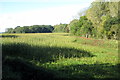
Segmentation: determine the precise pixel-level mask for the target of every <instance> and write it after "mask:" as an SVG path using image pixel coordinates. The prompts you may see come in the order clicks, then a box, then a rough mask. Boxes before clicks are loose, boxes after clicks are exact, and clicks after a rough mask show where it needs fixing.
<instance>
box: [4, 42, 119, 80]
mask: <svg viewBox="0 0 120 80" xmlns="http://www.w3.org/2000/svg"><path fill="white" fill-rule="evenodd" d="M2 54H3V60H2V65H3V80H80V79H89V78H91V79H97V78H102V79H104V78H117V77H118V76H117V74H118V68H117V67H118V66H117V65H111V64H93V65H70V66H63V67H61V68H59V69H54V68H52V69H48V68H43V67H37V66H36V65H35V64H32V63H30V62H29V61H31V60H36V61H40V62H41V63H46V62H53V61H56V60H58V59H60V58H62V57H64V58H73V57H74V58H75V57H77V58H81V57H93V56H94V55H92V54H91V53H90V52H87V51H84V50H77V49H73V48H62V47H48V46H33V45H28V44H25V43H13V44H12V43H11V44H3V45H2ZM114 80H115V79H114Z"/></svg>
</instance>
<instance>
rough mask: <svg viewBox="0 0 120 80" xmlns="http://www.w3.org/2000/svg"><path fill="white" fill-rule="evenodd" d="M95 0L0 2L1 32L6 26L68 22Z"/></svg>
mask: <svg viewBox="0 0 120 80" xmlns="http://www.w3.org/2000/svg"><path fill="white" fill-rule="evenodd" d="M92 1H93V0H90V1H87V0H85V1H82V0H71V1H68V0H66V1H63V0H57V1H55V0H52V1H48V0H45V1H43V0H41V1H38V2H37V1H34V2H25V1H24V2H20V1H19V0H18V2H15V1H13V2H12V1H11V2H2V1H1V2H0V5H1V7H0V10H1V11H2V12H1V13H0V17H1V18H0V22H1V23H0V32H5V29H6V28H15V27H16V26H31V25H52V26H53V25H56V24H60V23H62V24H68V23H69V22H70V21H72V20H73V19H76V18H78V17H79V15H78V14H79V12H80V11H81V10H84V9H86V8H87V7H89V6H90V4H91V3H92Z"/></svg>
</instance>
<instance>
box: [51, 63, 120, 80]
mask: <svg viewBox="0 0 120 80" xmlns="http://www.w3.org/2000/svg"><path fill="white" fill-rule="evenodd" d="M119 66H120V64H117V65H112V64H109V63H105V64H99V63H96V64H81V65H71V66H64V67H61V68H59V69H57V71H56V75H59V76H57V78H59V79H61V80H64V79H65V80H66V79H68V80H73V79H74V80H80V79H84V80H86V79H87V80H89V79H91V80H103V79H106V80H111V79H112V80H119V76H120V73H119ZM53 70H54V69H53Z"/></svg>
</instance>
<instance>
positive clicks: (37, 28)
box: [6, 23, 69, 33]
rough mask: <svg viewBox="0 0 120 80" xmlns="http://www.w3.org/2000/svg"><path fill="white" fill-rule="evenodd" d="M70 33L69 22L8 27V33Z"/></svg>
mask: <svg viewBox="0 0 120 80" xmlns="http://www.w3.org/2000/svg"><path fill="white" fill-rule="evenodd" d="M51 32H57V33H58V32H59V33H63V32H65V33H68V32H69V28H68V24H62V23H60V24H57V25H54V26H51V25H33V26H23V27H21V26H17V27H15V28H14V29H13V28H7V30H6V33H51Z"/></svg>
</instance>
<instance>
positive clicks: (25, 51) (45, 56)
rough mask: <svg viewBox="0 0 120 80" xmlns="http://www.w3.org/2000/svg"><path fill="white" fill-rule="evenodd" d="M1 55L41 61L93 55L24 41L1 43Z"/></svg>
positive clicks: (83, 51) (82, 51)
mask: <svg viewBox="0 0 120 80" xmlns="http://www.w3.org/2000/svg"><path fill="white" fill-rule="evenodd" d="M2 52H3V57H5V56H13V57H21V58H24V59H27V60H37V61H40V62H41V63H45V62H53V61H56V60H58V59H61V58H76V57H78V58H80V57H93V56H94V55H92V54H91V53H90V52H87V51H85V50H78V49H73V48H63V47H49V46H33V45H28V44H25V43H11V44H2Z"/></svg>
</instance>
